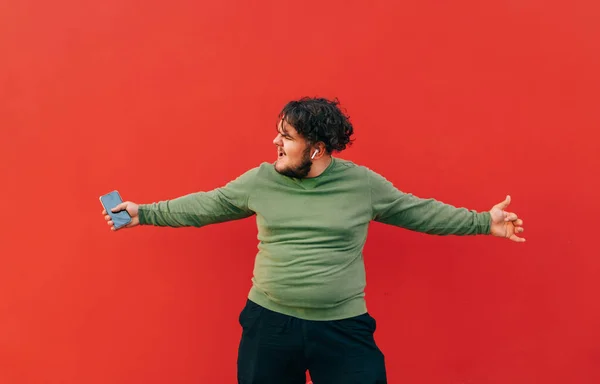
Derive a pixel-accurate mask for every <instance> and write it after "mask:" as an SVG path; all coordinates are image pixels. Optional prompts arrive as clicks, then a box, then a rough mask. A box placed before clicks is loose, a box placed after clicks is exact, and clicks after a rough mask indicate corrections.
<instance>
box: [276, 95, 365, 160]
mask: <svg viewBox="0 0 600 384" xmlns="http://www.w3.org/2000/svg"><path fill="white" fill-rule="evenodd" d="M338 105H339V101H338V99H337V98H335V99H333V100H327V99H324V98H310V97H303V98H301V99H300V100H293V101H290V102H289V103H287V104H286V105H285V106H284V107H283V109H282V110H281V112H280V113H279V120H281V119H285V121H286V122H287V123H288V124H289V125H291V126H292V127H294V128H295V129H296V131H297V132H298V133H299V134H300V135H301V136H302V137H304V138H305V139H306V140H307V141H308V142H309V144H314V143H318V142H320V141H321V142H323V143H324V144H325V147H326V150H327V152H328V153H332V152H333V151H337V152H341V151H343V150H344V149H346V146H347V145H352V142H353V139H351V138H350V136H352V134H353V133H354V128H353V127H352V123H350V117H349V116H347V115H346V114H344V112H342V111H341V109H340V108H339V107H338Z"/></svg>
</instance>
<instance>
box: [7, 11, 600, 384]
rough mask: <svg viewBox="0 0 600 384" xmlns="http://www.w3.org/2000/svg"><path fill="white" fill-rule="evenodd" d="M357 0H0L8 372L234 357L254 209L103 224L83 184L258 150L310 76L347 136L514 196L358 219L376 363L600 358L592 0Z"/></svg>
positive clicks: (143, 379) (414, 187)
mask: <svg viewBox="0 0 600 384" xmlns="http://www.w3.org/2000/svg"><path fill="white" fill-rule="evenodd" d="M360 3H362V2H346V1H341V0H340V1H336V2H332V1H316V0H313V1H304V2H295V1H271V2H260V3H256V2H248V1H211V2H197V1H181V0H179V1H152V2H148V1H143V2H142V1H137V2H136V1H130V0H118V1H116V0H109V1H90V0H87V1H74V0H71V1H69V0H56V1H52V2H48V1H25V0H20V1H9V2H3V3H2V4H1V5H0V48H1V52H2V58H1V59H0V80H1V85H0V97H1V99H0V130H1V133H2V135H1V139H0V167H1V168H0V170H1V180H2V188H1V189H0V194H1V196H0V198H1V199H0V201H1V202H2V205H3V207H2V220H0V236H1V241H0V247H1V248H0V253H1V257H0V292H1V293H0V383H1V384H25V383H27V384H30V383H35V384H37V383H48V384H50V383H61V384H75V383H77V384H81V383H85V384H94V383H98V384H105V383H112V384H120V383H182V384H185V383H199V382H202V383H207V382H210V383H234V382H235V360H236V351H237V343H238V339H239V336H240V328H239V326H238V324H237V316H238V314H239V311H240V310H241V308H242V305H243V303H244V300H245V297H246V294H247V292H248V289H249V288H250V278H251V273H252V265H253V261H254V255H255V251H256V229H255V224H254V220H253V219H248V220H244V221H239V222H233V223H227V224H220V225H215V226H210V227H206V228H203V229H167V228H136V229H134V230H127V231H123V232H118V233H112V232H111V231H109V229H108V227H107V226H106V225H105V223H104V220H103V218H102V216H101V215H100V211H101V209H102V208H101V206H100V203H99V201H98V196H99V195H101V194H103V193H106V192H108V191H111V190H113V189H118V190H119V191H120V192H121V194H122V195H123V196H124V198H125V199H131V200H133V201H136V202H140V203H142V202H152V201H157V200H161V199H167V198H172V197H177V196H180V195H183V194H187V193H189V192H193V191H198V190H208V189H212V188H215V187H217V186H220V185H222V184H224V183H226V182H227V181H229V180H231V179H232V178H234V177H236V176H238V175H239V174H241V173H242V172H244V171H245V170H247V169H249V168H250V167H254V166H255V165H257V164H258V163H260V162H262V161H272V160H274V158H275V150H274V147H273V145H272V143H271V140H272V138H273V136H274V132H275V130H274V126H275V121H276V120H275V119H276V115H277V113H278V112H279V109H280V108H281V107H282V106H283V104H284V103H285V102H286V101H288V100H289V99H291V98H297V97H300V96H303V95H310V96H313V95H321V96H326V97H334V96H337V97H339V98H340V100H341V102H342V103H343V105H344V106H345V107H346V108H347V110H348V112H349V113H350V115H351V117H352V120H353V122H354V124H355V127H356V132H357V134H356V143H355V145H354V147H353V148H352V149H350V150H348V151H347V152H344V153H343V154H342V155H341V156H342V157H344V158H347V159H350V160H353V161H355V162H358V163H360V164H364V165H368V166H369V167H372V168H373V169H375V170H376V171H378V172H380V173H382V174H384V175H385V176H386V177H387V178H388V179H390V180H392V181H393V182H394V183H395V184H396V185H397V186H398V187H399V188H401V189H403V190H405V191H410V192H413V193H415V194H417V195H419V196H422V197H436V198H438V199H441V200H443V201H446V202H448V203H452V204H455V205H461V206H468V207H470V208H473V209H478V210H487V209H489V208H490V207H491V206H492V205H493V204H496V203H497V202H500V201H501V200H502V199H503V198H504V197H505V195H506V194H508V193H510V194H511V195H512V197H513V205H512V206H511V208H512V209H514V211H516V212H517V213H518V214H519V215H520V216H521V217H522V218H523V219H524V221H525V227H526V232H525V235H526V238H527V240H528V242H527V243H525V244H516V243H512V242H509V241H503V240H500V239H496V238H485V237H479V238H440V237H433V236H426V235H422V234H417V233H412V232H408V231H405V230H402V229H398V228H392V227H387V226H383V225H378V224H374V225H373V226H372V229H371V232H370V236H369V241H368V244H367V246H366V249H365V259H366V264H367V274H368V289H367V298H368V305H369V310H370V311H371V313H372V314H373V315H374V316H375V317H376V318H377V320H378V331H377V333H376V337H377V340H378V342H379V344H380V346H381V348H382V349H383V351H384V353H385V354H386V357H387V365H388V368H389V379H390V382H391V383H413V384H414V383H436V384H437V383H441V384H445V383H447V384H457V383H465V384H466V383H469V384H475V383H486V384H492V383H493V384H495V383H513V384H517V383H527V384H530V383H545V384H553V383H557V384H558V383H561V384H562V383H578V384H580V383H598V382H600V364H599V362H600V300H598V295H599V293H600V278H599V274H600V259H599V255H600V252H599V247H598V235H597V233H598V215H599V214H600V203H599V202H598V194H599V192H600V185H599V181H598V169H599V167H600V161H599V157H600V155H599V145H598V142H599V140H598V135H597V134H596V130H597V129H598V126H599V123H600V117H599V114H598V104H599V101H600V100H599V91H600V75H599V73H598V68H599V67H600V54H599V52H600V50H599V49H598V48H599V46H598V41H599V39H600V27H599V25H598V22H597V19H598V15H599V12H600V7H599V6H598V5H597V4H598V2H596V1H592V0H588V1H573V0H570V1H567V0H563V1H555V2H547V1H536V0H519V1H512V0H501V1H495V2H481V1H476V0H468V1H462V2H440V1H433V0H422V1H417V2H414V1H411V2H409V1H404V2H392V1H369V2H367V3H366V4H368V5H366V4H360ZM449 3H452V5H450V4H449ZM455 3H459V4H455ZM231 238H233V239H234V240H231Z"/></svg>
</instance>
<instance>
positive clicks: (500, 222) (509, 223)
mask: <svg viewBox="0 0 600 384" xmlns="http://www.w3.org/2000/svg"><path fill="white" fill-rule="evenodd" d="M509 204H510V196H506V199H505V200H504V201H503V202H501V203H498V204H496V205H494V206H493V207H492V209H490V215H491V216H492V222H491V224H490V234H492V235H494V236H498V237H504V238H506V239H510V240H512V241H516V242H518V243H522V242H524V241H525V239H524V238H522V237H519V236H517V234H519V233H523V231H525V229H524V228H523V220H521V219H519V218H518V217H517V214H516V213H514V212H508V211H506V208H507V207H508V205H509Z"/></svg>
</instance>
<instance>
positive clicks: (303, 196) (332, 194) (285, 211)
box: [139, 158, 490, 320]
mask: <svg viewBox="0 0 600 384" xmlns="http://www.w3.org/2000/svg"><path fill="white" fill-rule="evenodd" d="M252 215H256V224H257V226H258V241H259V243H258V253H257V255H256V259H255V265H254V276H253V278H252V288H251V289H250V293H249V295H248V298H249V299H250V300H252V301H254V302H255V303H257V304H259V305H261V306H263V307H265V308H268V309H270V310H272V311H276V312H279V313H283V314H286V315H290V316H295V317H298V318H302V319H307V320H337V319H343V318H348V317H352V316H357V315H360V314H363V313H365V312H366V311H367V308H366V303H365V298H364V296H365V295H364V289H365V286H366V278H365V268H364V263H363V254H362V251H363V247H364V245H365V241H366V239H367V230H368V226H369V222H370V221H372V220H374V221H378V222H381V223H386V224H391V225H395V226H398V227H403V228H406V229H409V230H413V231H419V232H424V233H429V234H434V235H476V234H489V230H490V214H489V212H481V213H477V212H475V211H470V210H467V209H465V208H456V207H453V206H451V205H447V204H444V203H441V202H439V201H436V200H434V199H421V198H418V197H415V196H413V195H411V194H408V193H403V192H401V191H399V190H398V189H396V188H395V187H394V186H393V185H392V183H390V182H389V181H387V180H386V179H385V178H383V177H382V176H380V175H379V174H377V173H375V172H373V171H372V170H370V169H368V168H366V167H363V166H358V165H356V164H354V163H352V162H350V161H346V160H341V159H337V158H334V159H333V161H332V162H331V164H330V165H329V166H328V168H327V169H326V170H325V171H324V172H323V173H322V174H321V175H319V176H318V177H315V178H308V179H295V178H290V177H287V176H283V175H281V174H279V173H277V172H276V171H275V169H274V167H273V164H270V163H263V164H261V165H260V166H258V167H256V168H254V169H251V170H250V171H248V172H246V173H244V174H243V175H241V176H240V177H238V178H237V179H235V180H233V181H231V182H229V183H227V185H225V186H223V187H221V188H217V189H214V190H212V191H209V192H197V193H192V194H189V195H186V196H183V197H180V198H177V199H173V200H168V201H162V202H159V203H153V204H144V205H140V206H139V219H140V224H142V225H157V226H170V227H184V226H194V227H202V226H205V225H208V224H214V223H221V222H225V221H229V220H238V219H243V218H246V217H249V216H252Z"/></svg>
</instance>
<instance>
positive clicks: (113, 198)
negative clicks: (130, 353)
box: [100, 191, 131, 229]
mask: <svg viewBox="0 0 600 384" xmlns="http://www.w3.org/2000/svg"><path fill="white" fill-rule="evenodd" d="M122 202H123V199H121V195H119V192H118V191H112V192H110V193H107V194H106V195H103V196H100V203H101V204H102V206H103V207H104V209H105V210H106V213H107V214H108V215H109V216H110V217H111V219H112V222H113V226H114V227H115V229H119V228H123V227H124V226H126V225H127V224H129V223H131V216H129V213H128V212H127V211H125V210H123V211H119V212H112V211H111V209H113V208H114V207H116V206H117V205H119V204H121V203H122Z"/></svg>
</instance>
